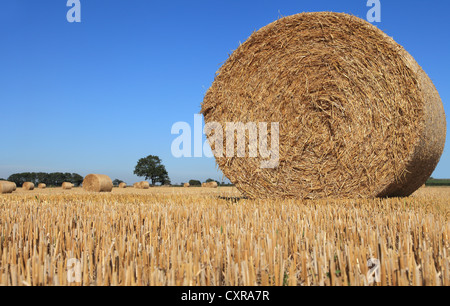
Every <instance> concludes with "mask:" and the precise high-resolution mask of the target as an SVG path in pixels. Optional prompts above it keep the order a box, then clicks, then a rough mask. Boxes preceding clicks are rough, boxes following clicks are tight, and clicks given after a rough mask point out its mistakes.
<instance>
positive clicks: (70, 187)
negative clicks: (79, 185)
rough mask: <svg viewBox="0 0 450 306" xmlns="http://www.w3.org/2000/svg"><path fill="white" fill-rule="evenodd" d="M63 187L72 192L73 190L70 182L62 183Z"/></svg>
mask: <svg viewBox="0 0 450 306" xmlns="http://www.w3.org/2000/svg"><path fill="white" fill-rule="evenodd" d="M61 187H62V189H65V190H70V189H72V188H73V184H72V183H69V182H64V183H62V185H61Z"/></svg>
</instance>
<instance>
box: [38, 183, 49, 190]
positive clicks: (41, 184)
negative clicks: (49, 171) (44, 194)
mask: <svg viewBox="0 0 450 306" xmlns="http://www.w3.org/2000/svg"><path fill="white" fill-rule="evenodd" d="M38 188H39V189H45V188H47V185H46V184H44V183H40V184H38Z"/></svg>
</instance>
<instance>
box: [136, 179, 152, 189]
mask: <svg viewBox="0 0 450 306" xmlns="http://www.w3.org/2000/svg"><path fill="white" fill-rule="evenodd" d="M139 188H140V189H149V188H150V183H149V182H146V181H143V182H140V183H139Z"/></svg>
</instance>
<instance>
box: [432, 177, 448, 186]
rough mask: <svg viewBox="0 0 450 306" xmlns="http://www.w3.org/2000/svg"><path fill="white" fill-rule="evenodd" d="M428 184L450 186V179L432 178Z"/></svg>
mask: <svg viewBox="0 0 450 306" xmlns="http://www.w3.org/2000/svg"><path fill="white" fill-rule="evenodd" d="M426 185H427V186H450V179H445V180H439V179H434V178H430V179H429V180H428V181H427V183H426Z"/></svg>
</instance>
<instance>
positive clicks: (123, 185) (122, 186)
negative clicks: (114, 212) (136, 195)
mask: <svg viewBox="0 0 450 306" xmlns="http://www.w3.org/2000/svg"><path fill="white" fill-rule="evenodd" d="M119 188H127V184H126V183H120V184H119Z"/></svg>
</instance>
